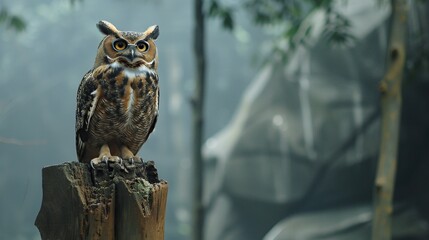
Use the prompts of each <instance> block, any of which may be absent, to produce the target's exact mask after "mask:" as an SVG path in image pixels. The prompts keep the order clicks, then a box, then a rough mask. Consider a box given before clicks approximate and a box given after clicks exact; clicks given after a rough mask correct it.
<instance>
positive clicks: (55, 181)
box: [35, 162, 168, 240]
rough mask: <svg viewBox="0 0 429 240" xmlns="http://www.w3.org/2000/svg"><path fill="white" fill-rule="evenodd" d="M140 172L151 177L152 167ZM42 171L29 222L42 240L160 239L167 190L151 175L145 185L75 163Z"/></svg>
mask: <svg viewBox="0 0 429 240" xmlns="http://www.w3.org/2000/svg"><path fill="white" fill-rule="evenodd" d="M146 166H148V165H146ZM142 169H143V167H142ZM146 169H151V171H152V173H155V174H156V169H155V168H154V166H153V163H151V162H149V167H146ZM42 172H43V174H42V175H43V201H42V206H41V208H40V212H39V214H38V215H37V219H36V222H35V225H36V226H37V228H38V229H39V231H40V235H41V237H42V239H44V240H48V239H70V240H75V239H88V240H97V239H100V240H101V239H103V240H121V239H124V240H126V239H147V240H149V239H151V240H158V239H159V240H162V239H164V220H165V209H166V203H167V191H168V185H167V183H166V182H165V181H157V176H156V179H155V178H149V180H150V181H151V182H152V184H151V183H149V181H147V180H145V179H144V178H143V177H141V176H140V174H135V172H134V174H133V173H128V174H123V173H120V171H116V170H115V169H113V170H112V169H110V170H107V168H105V171H99V170H96V171H93V170H90V167H88V164H83V163H77V162H73V163H64V164H61V165H56V166H50V167H46V168H43V171H42ZM151 176H153V174H152V175H151ZM146 179H147V178H146ZM154 179H155V180H154Z"/></svg>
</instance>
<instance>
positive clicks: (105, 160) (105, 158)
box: [101, 156, 109, 165]
mask: <svg viewBox="0 0 429 240" xmlns="http://www.w3.org/2000/svg"><path fill="white" fill-rule="evenodd" d="M101 161H103V162H104V163H105V164H106V165H107V164H108V163H109V158H108V157H107V156H102V157H101Z"/></svg>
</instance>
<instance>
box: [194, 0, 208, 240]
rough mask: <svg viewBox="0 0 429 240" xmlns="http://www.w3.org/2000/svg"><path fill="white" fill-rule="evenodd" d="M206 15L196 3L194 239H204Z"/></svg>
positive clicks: (199, 2)
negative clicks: (203, 154)
mask: <svg viewBox="0 0 429 240" xmlns="http://www.w3.org/2000/svg"><path fill="white" fill-rule="evenodd" d="M204 21H205V19H204V14H203V1H202V0H195V1H194V22H195V26H194V27H195V28H194V56H195V90H194V91H195V92H194V96H193V98H192V107H193V129H194V132H193V141H192V142H193V175H194V178H193V184H194V189H193V209H192V222H193V224H192V239H193V240H201V239H203V227H204V206H203V158H202V152H201V149H202V144H203V128H204V118H203V114H204V111H203V108H204V86H205V67H206V65H205V51H204Z"/></svg>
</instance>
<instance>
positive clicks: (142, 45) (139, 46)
mask: <svg viewBox="0 0 429 240" xmlns="http://www.w3.org/2000/svg"><path fill="white" fill-rule="evenodd" d="M136 46H137V49H138V50H139V51H140V52H144V51H147V49H148V48H149V45H148V44H147V42H145V41H139V42H137V44H136Z"/></svg>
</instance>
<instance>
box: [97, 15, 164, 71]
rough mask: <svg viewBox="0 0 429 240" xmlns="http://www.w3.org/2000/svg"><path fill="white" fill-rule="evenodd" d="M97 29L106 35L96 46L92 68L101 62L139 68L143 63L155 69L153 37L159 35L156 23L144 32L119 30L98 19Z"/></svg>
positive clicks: (155, 37)
mask: <svg viewBox="0 0 429 240" xmlns="http://www.w3.org/2000/svg"><path fill="white" fill-rule="evenodd" d="M97 27H98V29H99V30H100V31H101V32H102V33H103V34H105V35H106V37H104V39H103V40H102V41H101V42H100V45H99V46H98V52H97V57H96V59H95V64H94V68H96V67H98V66H101V65H103V64H119V65H120V66H123V67H127V68H139V67H142V66H143V65H144V66H146V67H147V68H149V69H152V70H156V69H157V67H158V53H157V49H156V45H155V39H157V37H158V35H159V28H158V26H157V25H154V26H151V27H149V28H148V29H146V31H144V32H129V31H119V30H118V29H117V28H116V27H115V26H114V25H113V24H111V23H109V22H107V21H100V22H99V23H98V24H97Z"/></svg>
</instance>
